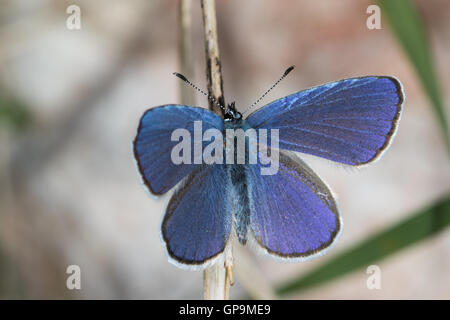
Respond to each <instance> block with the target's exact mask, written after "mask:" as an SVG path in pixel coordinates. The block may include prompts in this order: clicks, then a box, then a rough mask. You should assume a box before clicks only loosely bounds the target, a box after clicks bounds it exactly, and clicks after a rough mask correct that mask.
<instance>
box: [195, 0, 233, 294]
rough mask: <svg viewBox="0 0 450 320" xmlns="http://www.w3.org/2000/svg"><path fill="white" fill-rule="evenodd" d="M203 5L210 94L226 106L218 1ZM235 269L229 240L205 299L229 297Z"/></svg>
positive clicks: (211, 272)
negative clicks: (218, 33) (218, 26)
mask: <svg viewBox="0 0 450 320" xmlns="http://www.w3.org/2000/svg"><path fill="white" fill-rule="evenodd" d="M201 6H202V16H203V26H204V32H205V53H206V78H207V82H208V91H209V94H210V95H211V96H213V97H214V98H215V99H216V100H217V101H218V102H219V104H221V105H222V106H225V99H224V97H223V85H222V73H221V66H220V56H219V44H218V41H217V22H216V7H215V0H202V1H201ZM209 108H210V109H211V110H212V111H213V112H215V113H217V114H219V115H222V116H223V113H222V111H221V110H220V108H219V107H218V106H215V105H213V104H212V103H211V102H210V104H209ZM232 267H233V258H232V248H231V241H229V243H228V245H227V247H226V248H225V252H224V254H223V255H222V256H221V257H220V258H219V259H218V260H217V261H216V263H215V264H214V265H212V266H210V267H208V268H207V269H205V271H204V273H203V298H204V299H214V300H224V299H228V298H229V290H230V285H231V283H232V282H233V273H232Z"/></svg>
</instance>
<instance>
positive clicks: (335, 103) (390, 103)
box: [246, 76, 404, 165]
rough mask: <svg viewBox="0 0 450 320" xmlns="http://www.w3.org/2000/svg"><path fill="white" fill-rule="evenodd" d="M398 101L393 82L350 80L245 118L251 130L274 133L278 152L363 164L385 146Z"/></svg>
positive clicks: (391, 132) (398, 89) (279, 102)
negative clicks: (277, 141)
mask: <svg viewBox="0 0 450 320" xmlns="http://www.w3.org/2000/svg"><path fill="white" fill-rule="evenodd" d="M403 100H404V93H403V91H402V86H401V84H400V82H399V81H398V80H397V79H395V78H392V77H384V76H380V77H378V76H370V77H360V78H350V79H345V80H341V81H337V82H332V83H328V84H324V85H321V86H318V87H314V88H311V89H308V90H304V91H300V92H297V93H294V94H292V95H289V96H287V97H284V98H281V99H279V100H276V101H274V102H272V103H269V104H268V105H266V106H264V107H262V108H261V109H259V110H257V111H255V112H254V113H252V114H251V115H250V116H249V117H248V118H247V119H246V120H247V122H248V123H249V124H250V126H251V127H253V128H264V129H279V134H280V141H279V147H280V149H286V150H293V151H298V152H302V153H308V154H312V155H316V156H320V157H323V158H326V159H329V160H333V161H336V162H340V163H344V164H348V165H363V164H366V163H369V162H371V161H373V160H375V159H377V158H378V157H379V156H380V155H381V154H382V153H383V151H384V150H385V149H386V148H387V147H388V145H389V143H390V142H391V139H392V138H393V136H394V134H395V132H396V128H397V124H398V121H399V119H400V115H401V111H402V103H403Z"/></svg>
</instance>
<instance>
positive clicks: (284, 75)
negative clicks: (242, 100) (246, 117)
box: [242, 66, 295, 114]
mask: <svg viewBox="0 0 450 320" xmlns="http://www.w3.org/2000/svg"><path fill="white" fill-rule="evenodd" d="M294 68H295V66H290V67H289V68H287V69H286V71H285V72H284V73H283V75H282V76H281V78H280V79H278V81H277V82H275V83H274V84H273V86H271V87H270V88H269V90H267V91H266V92H264V94H263V95H262V96H261V97H260V98H259V99H258V100H256V101H255V102H254V103H252V105H251V106H250V107H248V108H247V109H245V110H244V112H242V114H244V113H246V112H247V111H248V110H250V109H251V108H253V107H254V106H255V105H257V104H258V103H259V102H260V101H261V100H262V99H263V98H264V97H265V96H266V95H267V94H268V93H269V92H270V91H272V89H273V88H275V87H276V86H277V85H278V84H279V83H280V82H281V80H283V79H284V78H286V76H287V75H288V74H289V72H291V71H292V70H294Z"/></svg>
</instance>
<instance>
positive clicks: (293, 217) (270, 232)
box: [247, 151, 342, 260]
mask: <svg viewBox="0 0 450 320" xmlns="http://www.w3.org/2000/svg"><path fill="white" fill-rule="evenodd" d="M279 156H280V159H279V161H280V162H279V165H280V166H279V170H278V173H277V174H274V175H261V173H260V166H259V165H249V166H248V167H247V183H248V188H249V189H248V190H249V198H250V225H251V229H252V231H253V235H254V237H255V239H256V242H257V243H258V245H259V246H260V247H262V248H263V250H264V251H265V252H266V253H268V254H270V255H273V256H275V257H279V258H286V259H293V260H303V259H306V258H308V257H311V256H313V255H316V254H318V253H320V252H322V251H323V250H325V249H326V248H328V247H330V246H331V245H332V244H333V243H334V241H335V240H336V238H337V236H338V234H339V232H340V230H341V228H342V220H341V216H340V214H339V211H338V208H337V204H336V201H335V200H334V197H333V195H332V193H331V191H330V189H329V188H328V187H327V186H326V184H325V183H324V182H323V181H322V180H321V179H320V178H319V177H318V176H317V175H316V174H315V173H314V172H313V171H312V170H311V169H310V168H309V167H308V166H307V165H306V164H305V163H304V162H303V161H302V160H300V159H299V158H298V157H297V156H296V155H295V154H294V153H293V152H289V151H280V155H279Z"/></svg>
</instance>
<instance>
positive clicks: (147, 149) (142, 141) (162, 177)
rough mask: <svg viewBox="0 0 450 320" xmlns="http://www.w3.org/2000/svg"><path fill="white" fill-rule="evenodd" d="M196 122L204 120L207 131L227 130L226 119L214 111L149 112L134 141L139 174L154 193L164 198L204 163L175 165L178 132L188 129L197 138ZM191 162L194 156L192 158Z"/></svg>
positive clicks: (173, 107) (170, 109)
mask: <svg viewBox="0 0 450 320" xmlns="http://www.w3.org/2000/svg"><path fill="white" fill-rule="evenodd" d="M194 121H202V134H203V132H204V131H205V130H207V129H210V128H216V129H218V130H223V121H222V119H221V118H220V117H219V116H218V115H216V114H214V113H213V112H211V111H209V110H207V109H203V108H198V107H189V106H184V105H165V106H161V107H156V108H152V109H149V110H147V111H146V112H145V113H144V115H143V116H142V118H141V121H140V124H139V127H138V131H137V135H136V138H135V140H134V145H133V146H134V156H135V158H136V162H137V166H138V169H139V172H140V173H141V176H142V179H143V181H144V183H145V185H146V186H147V187H148V189H149V190H150V192H151V193H153V194H155V195H161V194H164V193H166V192H167V191H169V190H170V189H171V188H173V187H174V186H175V185H176V184H177V183H178V182H180V181H181V180H182V179H183V178H185V177H186V176H187V175H188V174H190V173H192V172H193V170H195V169H196V168H198V167H200V166H201V165H200V164H193V163H192V164H174V163H173V161H172V160H171V150H172V149H173V147H174V146H175V145H176V144H178V143H179V142H178V141H171V135H172V132H173V131H174V130H175V129H179V128H184V129H187V130H188V131H189V132H190V134H191V136H192V137H193V136H194V132H193V131H194ZM191 159H193V157H192V156H191Z"/></svg>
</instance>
